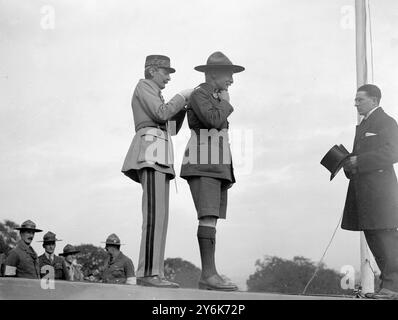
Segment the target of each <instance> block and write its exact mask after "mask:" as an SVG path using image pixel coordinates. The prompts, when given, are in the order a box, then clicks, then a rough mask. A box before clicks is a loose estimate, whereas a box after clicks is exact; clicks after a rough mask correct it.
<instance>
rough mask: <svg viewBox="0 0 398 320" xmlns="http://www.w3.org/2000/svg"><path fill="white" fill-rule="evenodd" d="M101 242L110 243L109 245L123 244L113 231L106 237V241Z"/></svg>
mask: <svg viewBox="0 0 398 320" xmlns="http://www.w3.org/2000/svg"><path fill="white" fill-rule="evenodd" d="M102 243H105V245H107V244H108V245H109V244H110V245H114V246H121V245H123V243H120V239H119V237H118V236H117V235H116V234H114V233H112V234H111V235H110V236H109V237H108V238H106V241H105V242H102Z"/></svg>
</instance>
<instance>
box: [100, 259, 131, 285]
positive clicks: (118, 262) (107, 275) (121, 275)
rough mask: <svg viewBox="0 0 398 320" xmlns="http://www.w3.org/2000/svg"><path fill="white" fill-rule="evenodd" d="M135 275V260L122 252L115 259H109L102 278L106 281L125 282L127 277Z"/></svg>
mask: <svg viewBox="0 0 398 320" xmlns="http://www.w3.org/2000/svg"><path fill="white" fill-rule="evenodd" d="M134 276H135V272H134V265H133V262H132V261H131V259H130V258H128V257H126V256H125V255H124V254H123V253H122V252H120V253H119V255H118V256H117V257H116V259H115V260H112V259H109V260H108V261H107V265H106V268H105V270H104V271H103V273H102V280H103V281H104V282H106V283H118V284H124V283H126V281H127V278H131V277H134Z"/></svg>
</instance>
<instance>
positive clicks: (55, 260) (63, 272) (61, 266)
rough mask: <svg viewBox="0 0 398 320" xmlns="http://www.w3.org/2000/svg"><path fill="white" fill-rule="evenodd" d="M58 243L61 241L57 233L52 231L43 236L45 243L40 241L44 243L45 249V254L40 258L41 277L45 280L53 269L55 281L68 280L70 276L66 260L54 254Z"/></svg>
mask: <svg viewBox="0 0 398 320" xmlns="http://www.w3.org/2000/svg"><path fill="white" fill-rule="evenodd" d="M56 241H61V240H58V239H57V237H56V235H55V233H53V232H51V231H49V232H47V233H46V234H45V235H44V236H43V241H39V242H43V248H44V253H43V254H42V255H41V256H39V267H40V277H41V278H43V277H44V276H45V275H47V274H48V273H51V272H50V271H49V268H50V267H51V268H52V270H53V271H54V279H55V280H68V279H69V274H68V270H67V268H66V263H65V260H64V259H63V258H61V257H58V256H56V255H55V254H54V251H55V247H56V245H55V242H56ZM46 266H49V267H46Z"/></svg>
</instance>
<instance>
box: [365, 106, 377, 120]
mask: <svg viewBox="0 0 398 320" xmlns="http://www.w3.org/2000/svg"><path fill="white" fill-rule="evenodd" d="M379 108H380V106H378V107H376V108H373V109H372V110H370V111H369V112H368V113H367V114H366V115H365V117H364V118H363V119H364V120H367V119H368V118H369V117H370V115H371V114H372V113H373V112H375V111H376V110H377V109H379Z"/></svg>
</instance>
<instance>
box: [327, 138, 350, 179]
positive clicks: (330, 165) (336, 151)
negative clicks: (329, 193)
mask: <svg viewBox="0 0 398 320" xmlns="http://www.w3.org/2000/svg"><path fill="white" fill-rule="evenodd" d="M349 156H350V153H349V152H348V151H347V149H346V148H344V146H343V145H339V146H338V145H334V146H333V147H332V148H331V149H330V150H329V151H328V152H327V153H326V155H325V156H324V157H323V158H322V160H321V165H323V166H324V167H325V168H326V169H328V170H329V171H330V173H331V175H330V181H332V180H333V178H334V177H335V176H336V174H337V173H338V172H339V171H340V169H341V168H342V167H343V163H344V160H345V159H347V158H348V157H349Z"/></svg>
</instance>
